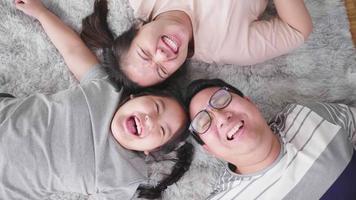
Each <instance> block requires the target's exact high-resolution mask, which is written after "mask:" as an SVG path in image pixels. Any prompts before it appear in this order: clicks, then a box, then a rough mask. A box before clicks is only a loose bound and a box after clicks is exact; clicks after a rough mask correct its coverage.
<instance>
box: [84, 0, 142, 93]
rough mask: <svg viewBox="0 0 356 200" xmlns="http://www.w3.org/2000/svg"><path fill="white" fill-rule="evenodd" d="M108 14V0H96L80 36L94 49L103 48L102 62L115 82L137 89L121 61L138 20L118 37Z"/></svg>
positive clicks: (136, 28)
mask: <svg viewBox="0 0 356 200" xmlns="http://www.w3.org/2000/svg"><path fill="white" fill-rule="evenodd" d="M107 15H108V2H107V0H95V3H94V11H93V13H92V14H90V15H88V16H87V17H85V18H84V19H83V20H82V31H81V33H80V37H81V39H82V40H83V41H84V42H85V43H86V45H88V47H89V48H90V49H92V50H93V51H96V50H102V56H103V63H102V64H103V66H104V68H105V69H106V71H107V72H108V74H109V76H110V78H111V79H112V80H113V81H114V82H116V83H119V84H121V85H122V86H123V87H124V88H126V89H128V90H136V89H138V88H140V86H139V85H138V84H137V83H135V82H133V81H132V80H130V79H129V78H128V77H127V76H126V75H125V73H124V72H123V71H122V68H121V66H120V63H121V61H122V59H123V56H124V55H126V53H127V51H128V49H129V48H130V45H131V43H132V41H133V39H134V38H135V36H136V35H137V32H138V22H137V23H134V24H133V25H132V26H131V27H130V28H129V29H128V30H127V31H125V32H123V33H122V34H121V35H119V36H118V37H116V36H115V35H114V34H113V32H112V31H111V30H110V28H109V25H108V22H107Z"/></svg>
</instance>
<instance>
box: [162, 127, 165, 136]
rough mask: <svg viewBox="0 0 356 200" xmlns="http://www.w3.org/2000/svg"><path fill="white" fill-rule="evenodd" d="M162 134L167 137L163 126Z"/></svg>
mask: <svg viewBox="0 0 356 200" xmlns="http://www.w3.org/2000/svg"><path fill="white" fill-rule="evenodd" d="M161 133H162V135H163V136H164V135H166V131H165V130H164V128H163V127H162V126H161Z"/></svg>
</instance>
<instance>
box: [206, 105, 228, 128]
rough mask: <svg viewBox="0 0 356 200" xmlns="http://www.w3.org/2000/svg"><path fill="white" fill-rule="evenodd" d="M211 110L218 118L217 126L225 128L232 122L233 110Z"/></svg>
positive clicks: (216, 118)
mask: <svg viewBox="0 0 356 200" xmlns="http://www.w3.org/2000/svg"><path fill="white" fill-rule="evenodd" d="M211 112H212V113H213V116H214V118H215V120H216V125H217V128H219V129H221V128H225V127H226V125H227V124H228V123H229V122H230V120H231V117H232V114H231V112H228V111H224V110H216V109H213V110H212V111H211Z"/></svg>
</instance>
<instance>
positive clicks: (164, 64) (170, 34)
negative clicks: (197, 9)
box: [122, 11, 192, 86]
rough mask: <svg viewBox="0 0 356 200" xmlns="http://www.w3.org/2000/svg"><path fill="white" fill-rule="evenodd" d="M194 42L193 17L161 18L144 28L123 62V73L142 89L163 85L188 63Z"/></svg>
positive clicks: (176, 13) (176, 14)
mask: <svg viewBox="0 0 356 200" xmlns="http://www.w3.org/2000/svg"><path fill="white" fill-rule="evenodd" d="M191 38H192V27H191V23H190V19H189V17H188V16H187V15H186V14H184V13H183V12H180V11H169V12H165V13H162V14H160V15H159V16H158V17H156V19H155V20H154V21H151V22H149V23H147V24H145V25H143V26H142V27H141V28H140V29H139V32H138V34H137V35H136V37H135V39H134V40H133V42H132V43H131V46H130V48H129V50H128V52H127V55H126V56H124V59H123V64H122V66H124V67H123V71H124V72H125V74H126V75H127V76H128V78H130V80H132V81H134V82H136V83H137V84H138V85H140V86H150V85H154V84H156V83H159V82H162V81H164V80H165V79H167V78H168V77H169V76H170V75H172V74H173V73H174V72H175V71H176V70H177V69H178V68H179V67H180V66H181V65H182V64H183V63H184V61H185V60H186V58H187V54H188V44H189V41H190V40H191Z"/></svg>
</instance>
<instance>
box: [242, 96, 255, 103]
mask: <svg viewBox="0 0 356 200" xmlns="http://www.w3.org/2000/svg"><path fill="white" fill-rule="evenodd" d="M244 98H245V99H246V100H247V101H249V102H251V103H253V101H252V100H251V98H250V97H249V96H244Z"/></svg>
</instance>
